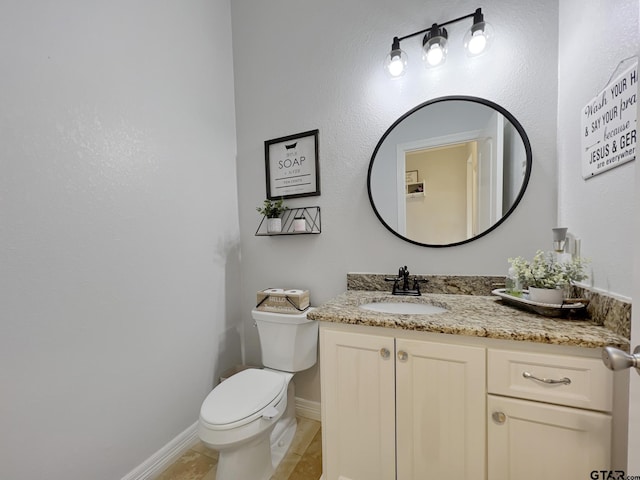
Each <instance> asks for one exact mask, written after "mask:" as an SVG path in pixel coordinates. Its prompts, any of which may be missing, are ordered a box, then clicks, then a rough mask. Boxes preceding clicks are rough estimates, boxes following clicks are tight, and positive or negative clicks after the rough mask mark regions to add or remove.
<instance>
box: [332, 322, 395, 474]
mask: <svg viewBox="0 0 640 480" xmlns="http://www.w3.org/2000/svg"><path fill="white" fill-rule="evenodd" d="M320 362H321V363H320V365H321V369H320V370H321V377H320V381H321V389H322V407H321V408H322V429H323V444H322V451H323V458H324V472H323V478H324V480H391V479H394V478H396V473H395V468H396V467H395V465H396V463H395V460H396V459H395V453H396V448H395V440H396V439H395V388H394V384H395V382H394V370H395V350H394V339H393V338H391V337H384V336H377V335H368V334H362V333H349V332H344V331H332V330H324V329H322V330H321V333H320Z"/></svg>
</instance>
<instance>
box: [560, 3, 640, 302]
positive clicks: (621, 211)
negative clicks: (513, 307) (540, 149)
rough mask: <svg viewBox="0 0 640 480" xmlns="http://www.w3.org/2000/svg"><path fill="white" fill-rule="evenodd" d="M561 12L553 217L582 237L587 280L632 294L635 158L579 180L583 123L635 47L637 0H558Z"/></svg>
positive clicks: (639, 38) (638, 39) (637, 38)
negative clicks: (592, 102) (588, 262)
mask: <svg viewBox="0 0 640 480" xmlns="http://www.w3.org/2000/svg"><path fill="white" fill-rule="evenodd" d="M559 18H560V22H559V24H560V29H559V30H560V41H559V61H558V78H559V82H558V177H559V184H558V224H559V225H560V226H566V227H568V228H569V231H571V232H573V233H574V234H575V235H576V236H578V237H580V238H581V239H582V255H583V256H585V257H587V258H590V259H591V262H592V275H591V279H590V283H591V285H593V286H594V287H595V288H597V289H600V290H603V291H605V292H608V293H613V294H617V295H620V296H623V297H631V296H632V285H633V281H632V278H633V275H632V268H631V260H632V257H633V245H634V242H633V241H632V239H633V238H634V237H633V222H632V221H631V219H632V218H635V215H637V213H634V210H633V207H634V204H633V201H632V199H633V191H634V185H635V183H634V181H635V180H634V178H635V176H634V170H635V168H636V164H637V161H635V162H630V163H627V164H624V165H622V166H620V167H617V168H614V169H613V170H609V171H607V172H605V173H602V174H600V175H596V176H595V177H592V178H590V179H588V180H586V181H585V180H583V179H582V174H581V165H582V163H581V162H582V154H581V140H582V138H581V126H580V122H581V113H582V110H583V108H584V106H585V105H586V104H587V103H588V102H589V101H590V100H591V99H592V98H593V97H595V96H596V95H597V94H598V93H599V92H600V91H601V90H602V89H603V88H604V87H605V85H606V84H607V82H608V81H609V79H610V78H611V75H612V74H613V72H614V70H615V69H616V67H617V66H618V62H620V61H621V60H623V59H625V58H627V57H630V56H633V55H637V54H638V47H639V46H640V43H639V42H640V35H639V34H638V1H637V0H617V1H615V2H611V1H608V0H590V1H588V2H584V1H580V0H563V1H561V2H560V17H559ZM626 66H628V64H627V65H626ZM626 66H625V68H626ZM618 73H620V72H618Z"/></svg>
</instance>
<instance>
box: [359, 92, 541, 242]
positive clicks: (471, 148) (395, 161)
mask: <svg viewBox="0 0 640 480" xmlns="http://www.w3.org/2000/svg"><path fill="white" fill-rule="evenodd" d="M530 172H531V147H530V144H529V140H528V138H527V136H526V133H525V132H524V129H523V128H522V126H521V125H520V124H519V123H518V121H517V120H516V119H515V118H514V117H513V116H512V115H511V114H510V113H509V112H507V111H506V110H505V109H504V108H502V107H500V106H499V105H496V104H494V103H492V102H489V101H488V100H484V99H480V98H476V97H442V98H438V99H435V100H431V101H429V102H426V103H424V104H422V105H419V106H418V107H416V108H414V109H413V110H411V111H409V112H408V113H406V114H405V115H403V116H402V117H401V118H400V119H398V120H397V121H396V122H395V123H394V124H393V125H392V126H391V127H390V128H389V129H388V130H387V131H386V132H385V134H384V135H383V136H382V138H381V139H380V141H379V142H378V145H377V146H376V149H375V151H374V153H373V156H372V158H371V162H370V164H369V174H368V178H367V187H368V190H369V199H370V201H371V205H372V207H373V209H374V212H375V213H376V215H377V216H378V218H379V219H380V221H381V222H382V223H383V224H384V225H385V227H387V228H388V229H389V230H391V231H392V232H393V233H394V234H396V235H397V236H399V237H401V238H403V239H405V240H407V241H409V242H412V243H416V244H420V245H425V246H433V247H443V246H452V245H459V244H462V243H467V242H469V241H471V240H474V239H475V238H478V237H480V236H482V235H485V234H486V233H488V232H490V231H491V230H493V229H494V228H496V227H497V226H498V225H499V224H500V223H501V222H502V221H504V219H505V218H506V217H507V216H508V215H510V214H511V212H512V211H513V210H514V209H515V207H516V206H517V204H518V202H519V201H520V199H521V198H522V195H523V194H524V190H525V188H526V186H527V183H528V181H529V175H530Z"/></svg>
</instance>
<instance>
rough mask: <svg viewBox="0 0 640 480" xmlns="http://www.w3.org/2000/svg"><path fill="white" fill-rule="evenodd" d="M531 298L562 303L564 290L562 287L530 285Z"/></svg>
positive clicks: (549, 302) (537, 300) (538, 300)
mask: <svg viewBox="0 0 640 480" xmlns="http://www.w3.org/2000/svg"><path fill="white" fill-rule="evenodd" d="M529 300H531V301H532V302H537V303H547V304H550V305H562V301H563V300H564V290H563V289H562V288H536V287H529Z"/></svg>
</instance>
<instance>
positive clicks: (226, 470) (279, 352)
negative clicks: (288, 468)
mask: <svg viewBox="0 0 640 480" xmlns="http://www.w3.org/2000/svg"><path fill="white" fill-rule="evenodd" d="M311 310H313V308H311V307H310V308H308V309H307V310H306V311H304V312H302V313H298V314H283V313H272V312H264V311H260V310H256V309H254V310H252V311H251V315H252V317H253V319H254V321H255V324H256V326H257V327H258V335H259V337H260V346H261V348H262V363H263V365H264V368H261V369H259V368H249V369H246V370H242V371H241V372H239V373H237V374H235V375H233V376H231V377H229V378H228V379H227V380H225V381H223V382H221V383H220V384H219V385H218V386H216V387H215V388H214V389H213V390H212V391H211V393H209V395H207V398H206V399H205V400H204V402H203V404H202V407H201V409H200V420H199V422H198V436H199V437H200V440H202V442H203V443H204V444H205V445H207V446H208V447H209V448H212V449H214V450H218V452H219V457H218V468H217V471H216V479H217V480H238V479H242V480H268V479H269V478H270V477H271V475H273V472H274V470H275V469H276V467H277V466H278V464H279V463H280V461H281V460H282V458H283V457H284V455H285V453H286V452H287V450H288V449H289V446H290V445H291V441H292V440H293V436H294V434H295V432H296V417H295V392H294V385H293V381H292V380H291V379H292V378H293V374H294V373H295V372H300V371H302V370H306V369H308V368H310V367H312V366H313V365H315V363H316V359H317V349H318V322H316V321H313V320H309V319H308V318H307V313H308V312H309V311H311Z"/></svg>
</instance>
